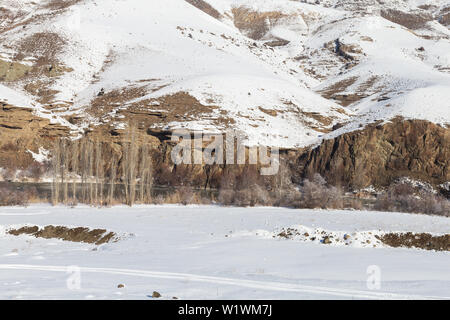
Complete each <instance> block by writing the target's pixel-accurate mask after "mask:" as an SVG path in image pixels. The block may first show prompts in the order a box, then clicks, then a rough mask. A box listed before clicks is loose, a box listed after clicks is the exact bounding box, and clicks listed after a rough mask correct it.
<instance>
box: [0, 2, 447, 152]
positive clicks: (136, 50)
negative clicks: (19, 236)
mask: <svg viewBox="0 0 450 320" xmlns="http://www.w3.org/2000/svg"><path fill="white" fill-rule="evenodd" d="M319 2H320V3H318V4H316V1H288V0H280V1H274V0H252V1H250V0H165V1H156V0H150V1H142V0H96V1H91V0H40V1H28V0H26V1H25V0H20V1H19V0H4V1H2V3H1V5H0V9H1V11H0V80H1V84H0V101H6V102H8V103H9V104H13V105H17V106H24V107H25V106H27V107H30V106H33V107H34V108H35V109H36V110H37V112H38V113H39V115H44V116H45V117H50V118H53V120H54V121H57V122H60V123H62V124H64V125H67V126H70V128H71V129H72V130H73V131H77V130H82V129H84V128H86V127H88V126H90V125H98V124H110V125H111V126H113V127H119V128H120V127H122V126H123V123H125V122H127V121H128V120H129V114H127V113H126V111H127V110H138V111H139V112H144V113H147V114H148V113H158V114H160V116H158V117H156V118H155V117H153V118H152V117H150V118H151V119H150V120H149V121H150V122H149V123H147V124H146V125H149V126H151V127H155V128H161V129H173V128H179V127H186V128H189V129H193V130H209V131H222V130H224V129H227V128H235V129H239V130H242V131H244V132H245V134H246V135H247V136H248V138H249V140H248V143H249V144H265V145H277V146H280V147H299V146H306V145H312V144H315V143H317V142H319V141H320V140H321V139H322V138H324V137H327V136H330V135H336V134H340V133H342V132H345V131H349V130H354V129H357V128H360V127H363V126H364V125H365V124H367V123H371V122H375V121H378V120H384V121H386V120H389V119H392V118H394V117H396V116H403V117H406V118H416V119H426V120H429V121H432V122H435V123H440V124H448V123H450V40H449V39H450V31H449V29H448V24H447V18H446V17H447V15H448V14H447V13H448V12H449V11H450V6H449V4H448V3H446V1H431V0H420V1H419V0H410V1H387V2H386V3H385V4H375V5H374V4H373V1H339V0H327V1H319ZM180 93H181V94H182V96H181V98H180ZM124 110H125V112H124ZM161 115H162V116H161ZM74 117H76V118H77V119H79V120H78V121H77V122H75V123H74V122H73V121H71V123H68V122H67V119H69V118H72V119H73V118H74ZM337 124H340V125H339V126H338V127H342V126H343V127H342V128H341V129H339V130H338V131H334V132H333V127H334V126H335V125H337ZM361 124H362V126H361ZM335 128H336V127H335Z"/></svg>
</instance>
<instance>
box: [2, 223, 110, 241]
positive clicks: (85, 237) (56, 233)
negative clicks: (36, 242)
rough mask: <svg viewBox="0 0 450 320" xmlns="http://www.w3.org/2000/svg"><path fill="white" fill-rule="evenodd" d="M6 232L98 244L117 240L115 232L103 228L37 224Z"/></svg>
mask: <svg viewBox="0 0 450 320" xmlns="http://www.w3.org/2000/svg"><path fill="white" fill-rule="evenodd" d="M8 234H12V235H14V236H18V235H21V234H28V235H32V236H35V237H36V238H44V239H61V240H64V241H71V242H84V243H94V244H96V245H100V244H103V243H108V242H111V241H117V237H116V234H115V233H114V232H107V230H105V229H93V230H90V229H89V228H83V227H78V228H67V227H61V226H52V225H50V226H46V227H44V228H40V227H38V226H26V227H22V228H20V229H10V230H8Z"/></svg>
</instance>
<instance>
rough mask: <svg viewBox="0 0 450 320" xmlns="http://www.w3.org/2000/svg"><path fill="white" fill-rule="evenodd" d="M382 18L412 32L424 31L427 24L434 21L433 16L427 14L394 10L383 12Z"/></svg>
mask: <svg viewBox="0 0 450 320" xmlns="http://www.w3.org/2000/svg"><path fill="white" fill-rule="evenodd" d="M381 16H382V17H383V18H385V19H387V20H389V21H391V22H394V23H397V24H399V25H402V26H404V27H405V28H408V29H412V30H416V29H422V28H424V27H425V26H426V24H427V22H429V21H432V20H433V16H432V15H431V14H429V13H426V12H416V13H407V12H403V11H400V10H394V9H386V10H382V11H381Z"/></svg>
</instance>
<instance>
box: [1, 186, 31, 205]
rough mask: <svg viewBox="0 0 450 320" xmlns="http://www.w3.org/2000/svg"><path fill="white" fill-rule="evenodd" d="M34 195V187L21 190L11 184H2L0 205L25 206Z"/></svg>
mask: <svg viewBox="0 0 450 320" xmlns="http://www.w3.org/2000/svg"><path fill="white" fill-rule="evenodd" d="M36 195H37V192H36V191H35V189H32V190H29V191H22V190H17V189H15V188H14V187H12V186H11V187H7V186H3V187H0V206H26V205H28V203H29V201H30V199H32V198H35V197H36Z"/></svg>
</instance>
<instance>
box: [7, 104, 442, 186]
mask: <svg viewBox="0 0 450 320" xmlns="http://www.w3.org/2000/svg"><path fill="white" fill-rule="evenodd" d="M68 135H69V131H68V130H67V129H65V128H64V127H60V126H58V125H52V124H51V123H49V121H48V120H47V119H42V118H39V117H37V116H35V115H33V114H32V112H31V110H29V109H24V108H15V107H13V106H8V105H3V106H2V109H0V137H1V141H0V166H1V167H11V166H14V167H17V168H26V167H27V166H28V165H30V164H31V163H32V162H33V159H32V157H31V154H30V153H29V152H28V150H31V151H33V152H37V151H38V149H39V147H42V146H43V147H45V148H48V149H50V148H51V146H52V144H53V141H54V140H55V139H56V138H58V137H61V136H68ZM85 135H86V136H87V137H89V138H91V139H94V140H96V139H98V140H99V141H101V142H103V144H104V148H105V150H104V155H105V161H106V163H105V167H108V158H111V157H112V154H115V155H116V158H117V159H120V157H121V155H122V144H123V142H124V141H125V140H126V139H127V137H128V136H127V134H126V132H125V130H117V129H114V130H111V128H110V127H109V126H106V125H103V126H97V127H95V128H93V129H92V130H88V131H87V132H86V133H85ZM135 142H136V143H137V144H138V145H142V144H144V143H146V144H148V145H150V146H151V148H152V149H153V150H154V152H153V155H154V159H153V162H154V170H155V171H161V170H165V171H167V175H173V174H175V175H180V179H184V180H186V179H187V180H192V183H194V184H195V185H196V186H202V187H213V188H214V187H217V183H218V182H219V181H220V177H221V176H222V175H223V174H224V167H223V166H199V165H196V166H190V167H192V168H190V167H189V166H186V167H183V168H177V167H176V166H174V164H173V163H172V162H171V158H170V152H171V150H172V148H173V144H172V143H171V142H170V132H165V131H158V130H156V131H155V130H151V129H148V128H146V127H145V126H144V127H138V128H137V132H136V135H135ZM281 156H282V157H284V158H286V159H287V161H288V163H289V165H290V167H291V169H292V172H293V178H294V180H297V181H300V180H301V179H303V178H307V177H309V176H311V175H313V174H314V173H320V174H321V175H322V176H324V177H325V178H326V179H327V181H328V182H330V183H331V184H334V185H342V186H345V187H350V188H364V187H367V186H370V185H373V186H377V187H382V186H387V185H389V184H390V183H391V182H392V181H394V180H395V179H397V178H399V177H410V178H413V179H418V180H421V181H424V182H429V183H431V184H433V185H435V186H437V185H439V184H442V183H445V182H447V181H450V170H449V168H450V129H449V128H444V127H441V126H439V125H436V124H434V123H431V122H428V121H424V120H404V119H401V118H397V119H395V120H393V121H391V122H388V123H385V124H373V125H369V126H367V127H365V128H363V129H361V130H358V131H354V132H349V133H345V134H342V135H340V136H338V137H336V138H334V139H330V140H325V141H323V142H322V143H321V144H320V145H319V146H317V147H316V148H305V149H287V150H283V152H281ZM232 169H233V170H235V171H236V170H237V171H239V170H240V169H242V168H238V166H233V168H232ZM180 170H182V171H183V172H181V171H180ZM182 176H183V177H182ZM184 180H183V181H184ZM180 181H181V180H180ZM186 182H187V183H190V182H189V181H186Z"/></svg>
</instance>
